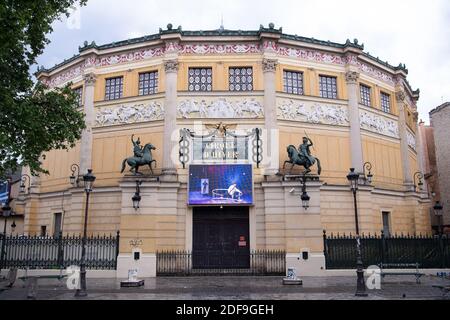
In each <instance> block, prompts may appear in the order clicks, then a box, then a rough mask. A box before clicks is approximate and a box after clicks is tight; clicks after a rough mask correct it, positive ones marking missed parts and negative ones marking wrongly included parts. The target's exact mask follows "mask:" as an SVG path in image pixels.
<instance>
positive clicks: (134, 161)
mask: <svg viewBox="0 0 450 320" xmlns="http://www.w3.org/2000/svg"><path fill="white" fill-rule="evenodd" d="M155 149H156V148H155V147H154V146H153V145H152V144H151V143H147V144H146V145H145V146H144V147H143V148H142V157H136V156H133V157H128V158H125V159H124V160H123V161H122V170H121V171H120V173H122V172H123V171H124V170H125V165H126V163H127V164H128V165H129V166H130V172H133V173H134V174H142V173H140V172H139V167H140V166H145V165H148V166H149V168H150V171H151V173H152V174H153V169H152V162H154V163H155V166H156V160H154V159H153V157H152V150H155Z"/></svg>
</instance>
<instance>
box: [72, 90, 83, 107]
mask: <svg viewBox="0 0 450 320" xmlns="http://www.w3.org/2000/svg"><path fill="white" fill-rule="evenodd" d="M73 92H74V93H75V94H76V95H77V106H78V107H81V106H82V105H83V87H78V88H75V89H73Z"/></svg>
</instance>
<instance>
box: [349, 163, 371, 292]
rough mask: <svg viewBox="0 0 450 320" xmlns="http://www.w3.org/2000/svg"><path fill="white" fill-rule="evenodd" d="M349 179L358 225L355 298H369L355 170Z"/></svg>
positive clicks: (351, 171) (356, 223) (350, 173)
mask: <svg viewBox="0 0 450 320" xmlns="http://www.w3.org/2000/svg"><path fill="white" fill-rule="evenodd" d="M347 179H348V181H349V182H350V187H351V190H352V192H353V203H354V207H355V225H356V275H357V282H356V293H355V296H358V297H367V293H366V285H365V283H364V267H363V262H362V256H361V239H360V237H359V224H358V206H357V202H356V191H357V190H358V179H359V174H358V173H356V172H355V168H350V172H349V174H348V175H347Z"/></svg>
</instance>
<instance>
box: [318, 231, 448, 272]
mask: <svg viewBox="0 0 450 320" xmlns="http://www.w3.org/2000/svg"><path fill="white" fill-rule="evenodd" d="M360 238H361V255H362V260H363V264H364V267H368V266H370V265H379V264H380V263H383V264H385V265H386V264H387V265H389V264H390V265H391V266H392V267H393V268H394V267H395V265H410V267H413V265H414V264H416V263H418V264H419V267H420V268H449V267H450V238H449V237H448V236H445V235H443V236H434V237H429V236H421V235H419V236H410V235H406V236H405V235H394V236H389V237H387V236H385V235H384V233H381V235H367V236H365V235H362V236H361V237H360ZM323 243H324V254H325V261H326V268H327V269H353V268H355V267H356V238H355V236H352V235H345V234H344V235H339V234H337V235H333V234H331V235H330V236H327V235H326V233H325V231H324V233H323Z"/></svg>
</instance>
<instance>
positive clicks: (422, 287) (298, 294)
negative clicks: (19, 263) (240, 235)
mask: <svg viewBox="0 0 450 320" xmlns="http://www.w3.org/2000/svg"><path fill="white" fill-rule="evenodd" d="M281 280H282V277H247V276H240V277H230V276H222V277H221V276H218V277H211V276H209V277H158V278H148V279H145V286H143V287H140V288H121V287H120V280H118V279H114V278H112V279H111V278H110V279H93V278H88V279H87V287H88V297H87V298H84V299H92V300H104V299H107V300H110V299H124V300H141V299H149V300H173V299H176V300H236V299H239V300H240V299H245V300H253V299H258V300H349V299H361V300H367V299H370V300H403V299H421V300H422V299H426V300H429V299H432V300H442V299H449V300H450V296H444V294H443V293H442V291H441V289H439V288H435V287H433V285H446V286H449V285H450V280H448V279H442V278H437V277H432V276H426V277H423V278H422V280H421V283H420V284H416V283H415V278H414V277H413V276H400V277H399V276H391V277H386V278H385V279H384V280H383V281H382V283H381V289H380V290H367V292H368V294H369V296H368V297H364V298H357V297H355V295H354V292H355V288H356V275H355V277H343V276H340V277H303V278H302V280H303V285H301V286H297V285H283V284H282V283H281ZM74 293H75V292H74V291H73V290H69V289H67V287H66V283H65V280H63V281H61V282H59V281H58V280H48V279H42V280H39V288H38V292H37V299H41V300H72V299H80V298H74V296H73V295H74ZM26 298H27V289H26V288H25V286H24V284H23V282H22V281H20V280H18V281H17V282H16V283H15V284H14V286H13V288H6V287H5V286H4V285H3V284H1V285H0V300H11V299H14V300H20V299H26Z"/></svg>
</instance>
